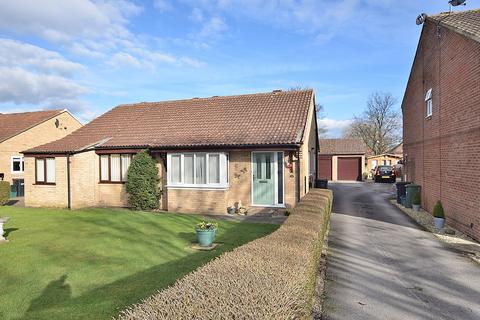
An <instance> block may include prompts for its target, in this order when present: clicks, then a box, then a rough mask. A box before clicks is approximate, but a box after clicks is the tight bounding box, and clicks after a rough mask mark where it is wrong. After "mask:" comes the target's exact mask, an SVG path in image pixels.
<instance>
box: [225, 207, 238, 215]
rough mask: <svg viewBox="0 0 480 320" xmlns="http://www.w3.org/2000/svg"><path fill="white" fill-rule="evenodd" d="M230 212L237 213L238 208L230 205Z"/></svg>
mask: <svg viewBox="0 0 480 320" xmlns="http://www.w3.org/2000/svg"><path fill="white" fill-rule="evenodd" d="M227 211H228V214H235V213H236V212H237V209H236V208H235V207H228V210H227Z"/></svg>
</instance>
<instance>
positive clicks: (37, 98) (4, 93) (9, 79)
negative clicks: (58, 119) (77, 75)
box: [0, 67, 88, 104]
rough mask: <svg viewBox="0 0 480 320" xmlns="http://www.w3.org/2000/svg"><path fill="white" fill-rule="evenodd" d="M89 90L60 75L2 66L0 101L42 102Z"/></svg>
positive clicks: (0, 72) (71, 96) (0, 69)
mask: <svg viewBox="0 0 480 320" xmlns="http://www.w3.org/2000/svg"><path fill="white" fill-rule="evenodd" d="M87 92H88V90H87V88H85V87H83V86H81V85H79V84H77V83H75V82H73V81H72V80H69V79H66V78H63V77H60V76H56V75H46V74H35V73H32V72H29V71H26V70H24V69H21V68H8V67H0V102H13V103H15V104H23V103H31V104H41V103H48V102H50V101H52V100H55V99H66V98H69V99H71V98H76V97H78V96H79V95H82V94H84V93H87Z"/></svg>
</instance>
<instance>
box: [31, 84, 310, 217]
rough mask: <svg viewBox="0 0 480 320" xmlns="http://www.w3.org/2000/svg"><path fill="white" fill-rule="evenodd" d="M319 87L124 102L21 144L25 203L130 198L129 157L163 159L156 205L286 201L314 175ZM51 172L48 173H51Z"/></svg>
mask: <svg viewBox="0 0 480 320" xmlns="http://www.w3.org/2000/svg"><path fill="white" fill-rule="evenodd" d="M315 115H316V110H315V96H314V92H313V90H298V91H286V92H282V91H280V90H276V91H273V92H269V93H259V94H249V95H238V96H226V97H218V96H216V97H211V98H194V99H189V100H177V101H164V102H152V103H146V102H144V103H138V104H129V105H120V106H118V107H116V108H114V109H112V110H111V111H109V112H107V113H105V114H104V115H102V116H100V117H98V118H97V119H95V120H93V121H92V122H90V123H89V124H87V125H85V126H84V127H83V128H81V129H80V130H78V131H76V132H74V133H73V134H71V135H69V136H67V137H65V138H63V139H60V140H58V141H55V142H52V143H48V144H46V145H43V146H40V147H36V148H32V149H30V150H27V151H25V152H24V154H25V159H26V160H25V163H26V172H25V184H26V197H25V203H26V205H27V206H32V207H39V206H47V207H69V208H81V207H92V206H114V207H123V206H127V197H128V195H127V194H126V192H125V180H126V176H127V170H128V166H129V164H130V162H131V159H132V157H133V156H134V155H135V154H136V153H137V152H139V151H140V150H148V151H149V152H150V154H151V155H152V156H153V157H154V158H155V159H156V160H157V163H158V168H159V174H160V177H159V178H160V181H161V182H160V184H161V185H160V187H161V190H162V198H161V203H160V208H161V209H163V210H169V211H176V212H198V213H203V212H208V213H225V212H226V210H227V207H229V206H234V205H238V202H239V201H241V202H242V204H243V205H244V206H246V207H247V208H253V207H255V210H257V208H260V209H258V210H261V208H290V207H293V206H295V205H296V203H297V202H298V201H299V200H300V198H301V197H303V196H304V195H305V194H306V193H307V192H308V190H309V187H310V186H309V185H310V183H309V182H310V181H311V179H312V178H314V177H316V161H315V155H316V153H317V150H318V137H317V123H316V116H315ZM48 177H51V179H50V180H49V178H48Z"/></svg>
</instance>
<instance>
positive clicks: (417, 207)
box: [412, 204, 420, 211]
mask: <svg viewBox="0 0 480 320" xmlns="http://www.w3.org/2000/svg"><path fill="white" fill-rule="evenodd" d="M412 208H413V211H420V205H419V204H412Z"/></svg>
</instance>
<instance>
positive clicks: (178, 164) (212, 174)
mask: <svg viewBox="0 0 480 320" xmlns="http://www.w3.org/2000/svg"><path fill="white" fill-rule="evenodd" d="M167 168H168V185H169V186H170V187H190V188H226V187H228V156H227V154H226V153H218V152H215V153H213V152H212V153H192V152H189V153H172V154H168V155H167Z"/></svg>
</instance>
